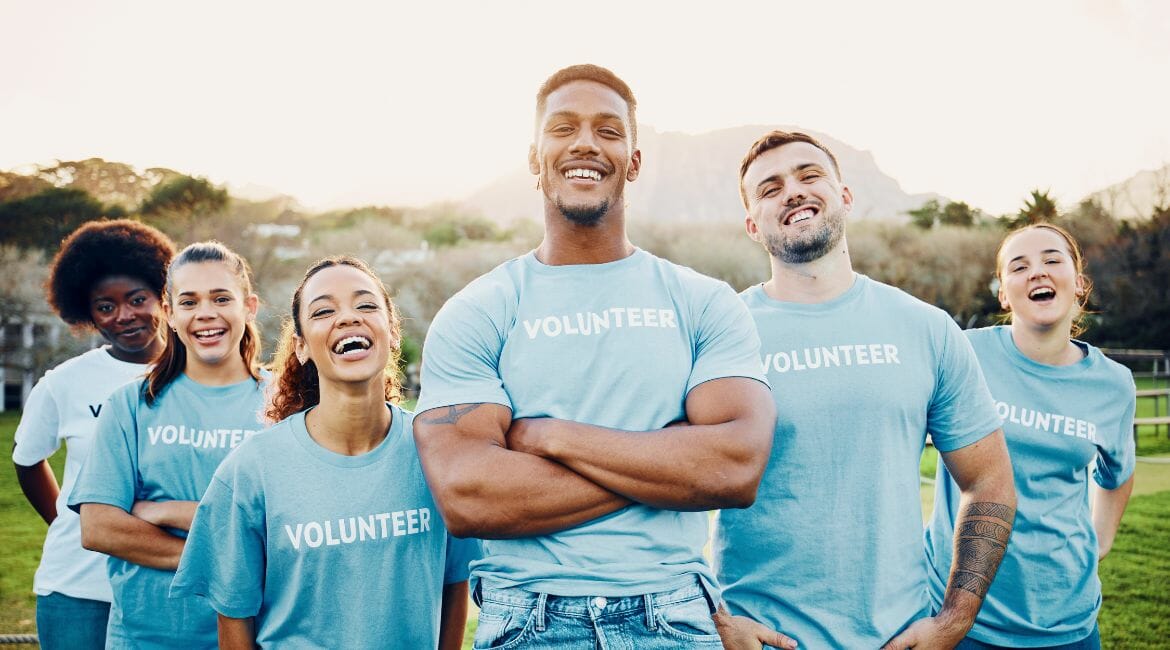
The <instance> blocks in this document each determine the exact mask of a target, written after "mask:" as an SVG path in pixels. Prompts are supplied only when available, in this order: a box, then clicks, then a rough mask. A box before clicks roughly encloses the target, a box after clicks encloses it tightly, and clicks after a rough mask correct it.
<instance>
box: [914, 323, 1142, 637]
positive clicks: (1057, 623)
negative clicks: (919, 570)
mask: <svg viewBox="0 0 1170 650" xmlns="http://www.w3.org/2000/svg"><path fill="white" fill-rule="evenodd" d="M967 338H968V339H970V341H971V345H972V346H973V347H974V348H975V354H976V355H977V356H978V357H979V363H980V365H981V366H982V367H983V372H984V374H985V375H987V384H988V386H990V387H991V394H992V396H994V398H995V405H996V408H998V409H999V415H1000V417H1002V418H1003V420H1004V426H1003V430H1004V434H1005V436H1006V437H1007V446H1008V451H1009V452H1010V453H1011V457H1012V468H1013V470H1014V472H1015V483H1016V492H1017V494H1018V502H1017V506H1016V520H1015V525H1014V527H1013V529H1012V538H1011V542H1010V543H1009V544H1008V547H1007V554H1006V555H1004V558H1003V563H1002V564H1000V565H999V572H998V573H996V575H995V580H994V581H993V582H992V583H991V588H990V589H989V590H988V592H987V598H986V599H985V600H984V601H983V607H982V608H981V609H980V610H979V616H978V617H977V618H976V619H975V627H973V628H972V629H971V632H970V636H971V637H972V638H975V639H977V640H979V641H983V642H985V643H991V644H995V645H1006V646H1011V647H1037V646H1052V645H1063V644H1066V643H1072V642H1074V641H1078V640H1080V639H1083V638H1085V637H1087V636H1088V635H1089V634H1091V633H1092V631H1093V626H1094V625H1095V624H1096V622H1097V610H1098V609H1099V608H1100V606H1101V581H1100V580H1099V579H1098V578H1097V532H1096V530H1095V529H1094V528H1093V521H1092V517H1091V515H1090V513H1089V473H1090V472H1089V467H1090V466H1092V467H1093V472H1092V474H1093V479H1094V480H1095V481H1096V482H1097V484H1098V485H1100V486H1101V487H1103V488H1105V489H1115V488H1117V487H1119V486H1120V485H1121V484H1122V483H1125V482H1126V481H1127V480H1129V477H1130V476H1131V475H1133V468H1134V445H1133V416H1134V408H1135V402H1136V399H1135V397H1134V383H1133V375H1132V374H1130V372H1129V370H1127V369H1126V368H1125V367H1124V366H1122V365H1120V364H1118V363H1116V362H1113V361H1110V360H1109V359H1107V358H1105V356H1104V355H1103V354H1101V351H1100V350H1098V349H1097V348H1095V347H1093V346H1091V345H1088V344H1087V343H1082V342H1080V341H1074V343H1076V344H1077V346H1078V347H1080V348H1081V349H1082V350H1084V351H1085V357H1084V358H1083V359H1081V360H1080V361H1078V362H1077V363H1074V364H1072V365H1068V366H1049V365H1045V364H1042V363H1037V362H1036V361H1033V360H1031V359H1029V358H1028V357H1026V356H1024V355H1023V354H1022V353H1021V352H1020V350H1019V349H1018V348H1017V347H1016V344H1015V341H1013V340H1012V333H1011V328H1010V327H989V328H985V329H978V330H971V331H968V332H967ZM934 503H935V506H934V515H933V517H932V519H931V522H930V526H929V527H928V528H927V529H926V553H927V556H928V557H929V558H930V561H931V566H932V572H931V579H930V588H931V589H930V591H931V598H932V599H933V600H934V603H935V606H936V607H941V605H942V599H943V592H944V590H945V588H946V578H947V576H948V575H950V570H951V558H952V554H953V549H952V546H951V537H952V536H953V535H954V530H955V521H956V519H957V518H958V514H959V513H958V508H959V489H958V487H957V486H956V485H955V482H954V479H953V478H952V477H951V475H950V473H948V472H947V471H946V467H945V466H943V465H942V464H941V463H940V464H939V470H938V481H937V482H936V483H935V499H934Z"/></svg>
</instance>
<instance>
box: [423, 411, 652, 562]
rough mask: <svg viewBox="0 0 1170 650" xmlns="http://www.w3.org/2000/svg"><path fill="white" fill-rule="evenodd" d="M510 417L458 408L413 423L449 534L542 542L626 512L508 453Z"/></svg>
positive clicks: (567, 474) (562, 470) (570, 479)
mask: <svg viewBox="0 0 1170 650" xmlns="http://www.w3.org/2000/svg"><path fill="white" fill-rule="evenodd" d="M511 418H512V415H511V411H510V410H509V409H508V408H506V407H504V406H501V405H499V404H459V405H456V406H448V407H443V408H436V409H431V410H429V411H425V412H423V413H421V414H419V415H418V416H417V417H416V418H415V420H414V433H415V436H414V437H415V442H416V444H417V446H418V454H419V458H420V460H421V461H422V466H423V472H424V473H425V474H426V477H427V484H428V485H430V486H431V489H432V491H433V492H434V495H435V502H436V504H437V505H438V506H439V510H440V511H441V512H442V514H443V521H444V522H446V524H447V529H448V530H449V531H450V532H451V534H452V535H455V536H457V537H479V538H482V539H499V538H509V537H527V536H532V535H543V534H548V533H553V532H556V531H559V530H564V529H566V528H572V527H573V526H577V525H579V524H582V523H584V522H586V521H590V520H592V519H596V518H597V517H600V516H602V515H605V514H609V513H611V512H614V511H616V510H619V509H621V508H624V507H625V506H627V505H629V503H630V502H629V500H627V499H625V498H623V497H620V496H618V495H617V494H614V493H613V492H610V491H609V490H606V489H605V488H602V487H600V486H598V485H597V484H595V483H593V482H592V481H590V480H588V479H586V478H584V477H582V476H581V475H579V474H577V473H576V472H573V471H572V470H570V469H568V468H567V467H565V466H564V465H560V464H558V463H555V462H552V461H549V460H545V459H543V458H539V457H537V456H533V455H532V454H526V453H522V452H519V451H513V450H510V449H508V448H507V447H506V446H505V443H504V432H505V431H507V430H508V425H509V424H510V423H511Z"/></svg>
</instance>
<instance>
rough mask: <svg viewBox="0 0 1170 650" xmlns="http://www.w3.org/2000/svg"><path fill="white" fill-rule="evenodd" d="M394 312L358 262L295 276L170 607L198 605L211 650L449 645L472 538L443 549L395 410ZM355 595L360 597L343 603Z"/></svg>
mask: <svg viewBox="0 0 1170 650" xmlns="http://www.w3.org/2000/svg"><path fill="white" fill-rule="evenodd" d="M400 343H401V334H400V332H399V321H398V314H397V312H396V310H395V308H394V304H393V303H392V302H391V301H390V296H389V294H388V293H387V291H386V288H385V287H384V286H383V285H382V282H381V281H380V280H379V279H378V278H377V276H376V275H374V273H373V271H371V270H370V269H369V267H368V266H366V264H365V263H364V262H362V261H361V260H358V259H355V258H352V257H334V258H327V259H323V260H321V261H319V262H317V263H316V264H314V265H313V266H312V267H310V268H309V270H308V271H307V272H306V273H305V277H304V279H303V280H302V281H301V283H300V286H298V287H297V289H296V291H295V292H294V294H293V299H292V314H291V316H290V318H289V319H288V321H287V323H286V325H285V327H284V331H283V334H282V336H281V342H280V347H279V350H278V353H277V359H276V363H275V366H276V373H277V375H276V378H275V380H274V384H275V386H274V390H273V394H272V396H271V400H270V403H269V407H268V411H267V413H268V416H269V418H270V419H272V420H278V421H279V422H277V423H276V424H275V426H273V427H272V428H271V429H268V430H266V431H264V432H262V433H260V434H259V435H257V436H255V437H253V438H251V439H250V440H248V441H247V442H246V443H245V444H244V445H242V446H241V447H240V449H239V450H238V451H237V452H236V453H234V454H232V456H231V457H230V458H228V460H227V461H225V462H224V463H223V465H221V466H220V467H219V469H218V470H217V471H216V473H215V478H214V479H213V480H212V484H211V487H210V488H208V490H207V493H206V494H205V495H204V497H203V500H202V501H201V502H200V504H199V509H198V511H197V513H196V515H195V521H194V524H193V525H192V528H191V534H190V536H189V537H188V540H187V548H186V550H185V551H184V553H183V559H182V562H181V563H180V566H179V571H178V574H177V575H176V576H175V581H174V585H173V587H172V592H171V593H172V594H183V595H200V596H206V597H207V599H208V600H209V601H210V602H211V604H212V606H213V607H214V608H215V610H216V611H217V612H219V635H220V636H219V640H220V644H221V646H220V647H222V648H253V647H255V646H257V645H259V646H260V647H274V648H282V647H296V648H325V647H331V648H440V649H443V650H448V649H450V650H454V649H457V648H459V647H461V644H462V639H463V628H464V624H465V622H466V618H467V600H468V599H467V575H468V563H469V562H470V561H471V560H473V559H477V558H478V557H479V545H478V543H477V542H475V541H474V540H459V539H455V538H452V537H450V536H449V535H448V534H447V531H446V528H445V526H444V525H443V520H442V519H440V517H439V511H438V509H437V508H436V507H435V502H434V499H433V498H432V497H431V493H430V490H429V489H428V488H427V486H426V483H425V481H424V478H423V473H422V467H421V465H420V464H419V460H418V451H417V450H416V449H415V446H414V436H413V435H412V424H411V422H412V420H413V417H414V416H413V414H412V413H410V412H409V411H404V410H402V409H401V408H400V407H399V406H398V405H397V404H395V403H394V401H396V400H397V398H398V388H399V383H398V382H399V379H398V378H399V375H398V356H399V350H400ZM355 597H356V598H355Z"/></svg>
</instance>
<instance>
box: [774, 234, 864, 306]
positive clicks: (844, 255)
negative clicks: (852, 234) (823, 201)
mask: <svg viewBox="0 0 1170 650" xmlns="http://www.w3.org/2000/svg"><path fill="white" fill-rule="evenodd" d="M770 259H771V263H772V277H771V279H769V280H768V281H767V282H765V283H764V292H765V293H767V294H768V296H769V297H770V298H773V299H775V300H781V301H783V302H798V303H805V304H814V303H821V302H828V301H830V300H832V299H834V298H836V297H838V296H840V295H841V294H843V293H845V292H846V291H848V290H849V287H852V286H853V262H852V260H851V259H850V258H849V246H848V244H846V243H845V238H844V237H842V238H841V243H840V244H839V245H838V246H837V247H836V248H834V249H833V250H831V251H829V252H828V253H826V254H825V255H823V256H821V257H819V258H817V259H815V260H813V261H811V262H805V263H804V264H789V263H787V262H784V261H782V260H780V259H779V258H777V257H775V256H771V258H770Z"/></svg>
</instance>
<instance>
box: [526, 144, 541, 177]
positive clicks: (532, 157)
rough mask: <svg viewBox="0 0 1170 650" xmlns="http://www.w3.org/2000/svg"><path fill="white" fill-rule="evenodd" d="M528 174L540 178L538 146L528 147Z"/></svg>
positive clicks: (531, 145)
mask: <svg viewBox="0 0 1170 650" xmlns="http://www.w3.org/2000/svg"><path fill="white" fill-rule="evenodd" d="M528 172H529V173H530V174H532V175H533V176H540V159H539V158H537V157H536V144H535V143H533V144H530V145H528Z"/></svg>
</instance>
